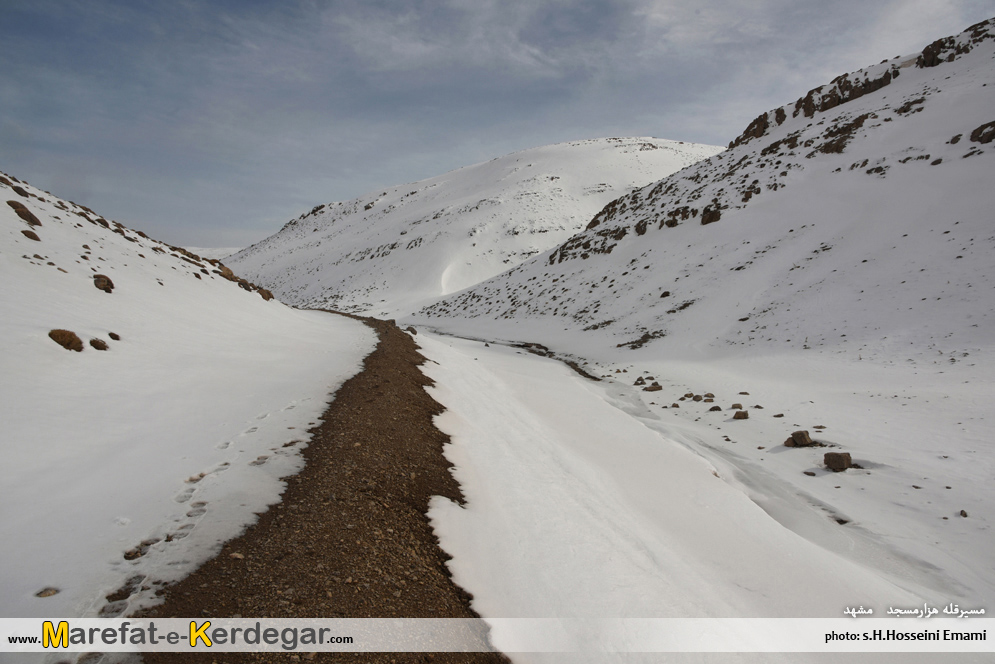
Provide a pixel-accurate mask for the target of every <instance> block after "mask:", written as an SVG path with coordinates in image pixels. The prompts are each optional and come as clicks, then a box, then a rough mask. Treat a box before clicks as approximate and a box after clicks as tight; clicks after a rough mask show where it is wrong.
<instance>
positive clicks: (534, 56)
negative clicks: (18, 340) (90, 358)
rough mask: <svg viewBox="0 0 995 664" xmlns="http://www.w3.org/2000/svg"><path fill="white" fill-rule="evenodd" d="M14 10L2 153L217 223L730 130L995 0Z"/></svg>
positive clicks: (15, 5) (121, 201)
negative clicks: (488, 163)
mask: <svg viewBox="0 0 995 664" xmlns="http://www.w3.org/2000/svg"><path fill="white" fill-rule="evenodd" d="M4 14H5V16H4V21H2V22H0V71H3V72H4V75H3V77H0V108H3V109H4V113H3V121H2V122H0V149H2V158H3V161H4V163H3V164H2V165H0V167H2V168H4V169H5V170H9V171H11V172H13V173H14V174H15V175H17V176H18V177H24V178H27V179H28V180H30V181H32V182H33V183H36V184H42V185H43V186H46V188H50V187H51V188H52V189H53V191H54V193H56V194H57V195H64V196H67V197H74V196H76V197H78V198H77V200H78V202H81V203H84V204H87V205H90V206H91V207H94V208H95V209H99V210H101V211H102V212H103V213H104V214H108V215H112V216H114V217H115V218H117V219H119V220H120V221H122V222H124V223H128V222H129V221H132V222H134V223H137V222H139V221H140V222H141V223H144V224H149V225H151V226H152V227H153V228H152V229H151V230H153V231H154V233H153V234H156V233H158V234H159V236H160V237H162V238H163V239H167V240H169V241H171V242H174V243H179V242H189V243H197V244H201V245H209V244H211V242H212V240H211V239H210V238H211V237H212V235H213V236H216V237H219V238H220V237H223V238H224V240H223V243H224V244H230V243H231V242H232V238H233V237H234V236H236V235H240V236H241V237H243V238H245V239H246V240H248V239H251V238H256V239H257V238H258V237H261V236H262V235H265V234H268V233H269V232H272V231H274V230H276V228H278V227H279V225H280V224H281V223H282V222H283V221H285V220H286V219H289V218H291V217H295V216H297V215H298V214H300V212H301V211H302V210H305V209H309V208H310V207H312V206H313V205H314V204H316V203H324V202H328V201H330V200H333V199H348V198H352V197H355V196H358V195H361V194H363V193H365V192H367V191H368V190H372V189H374V188H379V187H383V186H388V185H391V184H396V183H399V182H406V181H412V180H416V179H422V178H425V177H430V176H432V175H436V174H438V173H440V172H443V171H445V170H448V169H451V168H456V167H459V166H462V165H466V164H469V163H473V162H476V161H482V160H486V159H490V158H492V157H495V156H498V155H500V154H504V153H506V152H509V151H512V150H515V149H521V148H526V147H531V146H535V145H542V144H548V143H553V142H559V141H564V140H572V139H579V138H590V137H596V136H605V135H656V136H661V137H666V138H674V139H678V140H690V141H699V142H709V143H720V144H724V143H726V142H727V141H729V140H730V139H731V138H732V137H733V136H735V135H736V134H738V133H739V132H740V131H741V130H742V129H743V128H744V127H745V126H746V124H747V123H748V122H749V121H750V120H751V119H752V118H753V117H755V116H756V115H757V114H759V113H760V112H762V111H765V110H767V109H769V108H772V107H774V106H778V105H781V104H784V103H787V102H790V101H792V100H794V99H795V98H797V97H799V96H801V95H803V94H804V93H805V92H806V91H807V90H808V89H810V88H812V87H815V86H817V85H820V84H823V83H826V82H828V81H829V80H830V79H832V78H833V77H835V76H836V75H838V74H840V73H843V72H845V71H851V70H853V69H857V68H859V67H862V66H865V65H868V64H871V63H873V62H878V61H880V60H881V59H883V58H887V57H893V56H895V55H898V54H899V53H907V52H910V51H915V50H918V49H921V48H922V47H923V46H924V45H925V44H926V43H928V42H930V41H932V40H934V39H936V38H938V37H942V36H945V35H947V34H953V33H955V32H957V31H959V30H961V29H963V28H965V27H967V25H969V24H970V23H973V22H975V21H977V20H981V19H983V18H987V17H988V15H990V14H995V2H992V1H991V0H987V1H981V0H930V1H926V0H888V1H886V2H882V3H871V4H867V3H866V2H863V1H862V0H860V1H858V0H839V1H838V2H835V3H829V4H827V3H824V2H815V1H813V0H756V1H755V2H751V3H746V4H744V3H740V2H733V1H732V0H699V1H698V2H695V3H687V2H683V1H680V0H547V1H535V0H503V1H501V0H408V1H404V2H401V1H400V0H396V1H388V0H365V1H360V0H296V1H288V2H280V3H271V2H264V1H262V0H255V1H250V0H241V1H236V0H216V1H212V2H205V1H199V0H185V1H184V2H177V3H158V2H151V1H145V2H140V1H137V0H132V1H124V0H90V1H83V0H64V1H60V2H54V1H48V0H31V1H30V2H29V1H26V0H6V2H5V3H4ZM46 183H47V185H46ZM63 187H65V189H66V190H67V191H63V190H62V188H63ZM145 229H146V230H150V228H149V227H148V226H146V227H145ZM184 238H190V239H189V240H186V239H184ZM219 241H220V240H219Z"/></svg>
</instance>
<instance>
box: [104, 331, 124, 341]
mask: <svg viewBox="0 0 995 664" xmlns="http://www.w3.org/2000/svg"><path fill="white" fill-rule="evenodd" d="M107 336H109V337H110V338H111V339H113V340H114V341H121V335H120V334H118V333H117V332H108V333H107Z"/></svg>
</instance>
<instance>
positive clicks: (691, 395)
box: [684, 392, 694, 399]
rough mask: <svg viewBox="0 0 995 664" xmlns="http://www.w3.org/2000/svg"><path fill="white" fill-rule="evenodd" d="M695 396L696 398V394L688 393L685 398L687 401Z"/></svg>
mask: <svg viewBox="0 0 995 664" xmlns="http://www.w3.org/2000/svg"><path fill="white" fill-rule="evenodd" d="M693 396H694V392H688V393H687V394H685V395H684V398H685V399H690V398H691V397H693Z"/></svg>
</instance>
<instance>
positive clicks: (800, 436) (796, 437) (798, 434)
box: [784, 431, 815, 447]
mask: <svg viewBox="0 0 995 664" xmlns="http://www.w3.org/2000/svg"><path fill="white" fill-rule="evenodd" d="M812 445H815V441H813V440H812V438H811V437H810V436H809V435H808V431H795V432H794V433H792V434H791V436H790V437H789V438H788V439H787V440H786V441H784V446H785V447H811V446H812Z"/></svg>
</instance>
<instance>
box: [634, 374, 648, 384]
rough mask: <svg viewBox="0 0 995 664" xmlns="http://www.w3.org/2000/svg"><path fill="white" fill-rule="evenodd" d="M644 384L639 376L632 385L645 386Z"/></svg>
mask: <svg viewBox="0 0 995 664" xmlns="http://www.w3.org/2000/svg"><path fill="white" fill-rule="evenodd" d="M645 384H646V381H645V380H644V379H643V377H642V376H640V377H639V378H637V379H636V382H635V383H633V385H645Z"/></svg>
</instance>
